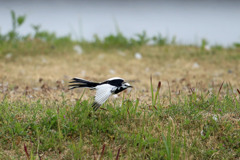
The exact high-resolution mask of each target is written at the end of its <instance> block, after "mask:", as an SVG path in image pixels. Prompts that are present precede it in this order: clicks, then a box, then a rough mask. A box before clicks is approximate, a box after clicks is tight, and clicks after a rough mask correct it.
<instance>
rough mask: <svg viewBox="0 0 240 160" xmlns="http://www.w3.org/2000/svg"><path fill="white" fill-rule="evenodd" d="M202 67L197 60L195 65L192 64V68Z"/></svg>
mask: <svg viewBox="0 0 240 160" xmlns="http://www.w3.org/2000/svg"><path fill="white" fill-rule="evenodd" d="M199 67H200V65H199V64H198V63H197V62H195V63H194V64H193V65H192V68H193V69H198V68H199Z"/></svg>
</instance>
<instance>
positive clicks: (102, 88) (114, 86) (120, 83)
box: [69, 77, 133, 111]
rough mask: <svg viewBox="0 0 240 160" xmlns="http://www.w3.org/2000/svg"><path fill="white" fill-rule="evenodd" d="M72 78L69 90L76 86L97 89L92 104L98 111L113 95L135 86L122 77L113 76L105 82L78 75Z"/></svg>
mask: <svg viewBox="0 0 240 160" xmlns="http://www.w3.org/2000/svg"><path fill="white" fill-rule="evenodd" d="M71 80H72V81H70V82H69V83H70V85H69V90H72V89H75V88H90V90H96V94H95V98H94V102H93V104H92V107H93V110H94V111H97V109H98V108H99V107H100V106H101V105H102V104H103V103H104V102H106V100H107V99H108V98H109V97H110V96H111V95H113V94H118V93H120V92H122V91H124V90H125V89H127V88H133V86H131V85H130V84H129V83H127V82H125V81H124V79H122V78H120V77H113V78H110V79H107V80H106V81H103V82H92V81H88V80H85V79H81V78H77V77H76V78H72V79H71Z"/></svg>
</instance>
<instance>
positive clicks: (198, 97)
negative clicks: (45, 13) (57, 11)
mask: <svg viewBox="0 0 240 160" xmlns="http://www.w3.org/2000/svg"><path fill="white" fill-rule="evenodd" d="M12 17H13V29H12V30H11V31H10V32H11V33H10V32H9V34H6V35H0V45H1V47H0V73H1V74H0V159H239V157H240V150H239V148H240V143H239V139H240V134H239V133H240V121H239V117H240V98H239V97H240V91H239V89H240V87H239V86H240V79H239V77H240V73H239V72H238V71H239V70H240V65H239V64H240V63H239V60H240V56H239V47H237V45H236V44H237V43H236V44H235V47H234V48H233V47H229V48H224V47H222V46H219V45H216V46H212V47H210V48H208V46H207V44H208V42H207V40H205V39H204V40H202V44H201V46H200V47H199V46H193V45H179V44H176V41H175V39H176V38H173V39H172V40H169V39H167V38H165V37H163V36H161V35H160V34H159V35H158V36H155V37H152V38H151V37H148V36H147V33H146V32H143V33H140V34H137V35H136V36H135V37H132V38H129V39H128V38H126V37H125V36H124V35H123V34H122V33H121V32H119V31H118V33H117V34H112V35H109V36H107V37H106V38H104V39H99V38H98V36H97V35H96V36H95V40H94V41H93V42H87V41H84V40H83V41H80V42H79V41H72V40H71V37H70V36H64V37H60V38H59V37H56V35H55V34H54V33H49V32H47V31H43V30H41V28H40V26H38V25H34V26H33V29H34V31H35V34H34V35H25V36H22V35H19V34H18V32H17V31H18V28H19V27H20V26H21V25H22V24H23V23H24V20H25V16H17V15H15V13H13V12H12ZM18 19H19V20H18ZM13 33H14V34H13ZM151 41H154V42H153V43H152V42H151ZM149 42H151V43H152V44H151V45H149ZM76 45H77V46H79V47H80V48H82V50H83V53H82V54H79V53H76V51H75V50H74V47H75V46H76ZM135 53H139V54H141V55H142V59H137V58H135ZM75 76H78V77H81V78H84V79H89V80H96V81H103V80H105V79H106V78H110V77H114V76H120V77H123V78H125V79H126V80H127V81H128V82H129V83H130V84H131V85H133V86H134V88H133V90H132V91H131V92H128V91H126V92H124V93H121V94H119V95H118V97H117V98H110V99H109V100H108V101H107V103H105V104H104V105H103V106H102V107H101V109H99V110H98V111H97V112H93V111H92V108H91V107H90V106H91V103H92V101H93V100H92V98H93V96H94V93H93V92H90V91H88V90H81V89H79V90H74V91H68V90H67V84H68V82H69V79H70V78H72V77H75ZM149 77H150V81H149Z"/></svg>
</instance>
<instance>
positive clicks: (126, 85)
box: [122, 82, 133, 88]
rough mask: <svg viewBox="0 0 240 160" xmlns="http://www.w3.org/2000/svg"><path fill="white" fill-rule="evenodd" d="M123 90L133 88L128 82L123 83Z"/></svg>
mask: <svg viewBox="0 0 240 160" xmlns="http://www.w3.org/2000/svg"><path fill="white" fill-rule="evenodd" d="M122 88H133V86H131V85H130V84H129V83H127V82H123V83H122Z"/></svg>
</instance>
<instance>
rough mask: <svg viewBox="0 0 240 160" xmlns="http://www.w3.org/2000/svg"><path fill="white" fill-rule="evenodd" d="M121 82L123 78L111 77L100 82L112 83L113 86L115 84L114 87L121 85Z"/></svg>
mask: <svg viewBox="0 0 240 160" xmlns="http://www.w3.org/2000/svg"><path fill="white" fill-rule="evenodd" d="M123 82H124V80H123V79H113V80H107V81H104V82H102V83H101V84H110V85H113V86H116V87H120V86H122V83H123Z"/></svg>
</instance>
